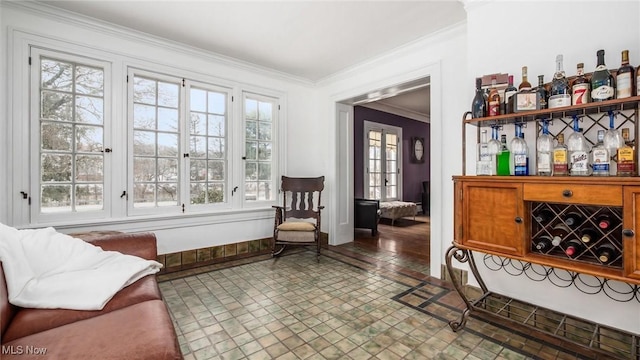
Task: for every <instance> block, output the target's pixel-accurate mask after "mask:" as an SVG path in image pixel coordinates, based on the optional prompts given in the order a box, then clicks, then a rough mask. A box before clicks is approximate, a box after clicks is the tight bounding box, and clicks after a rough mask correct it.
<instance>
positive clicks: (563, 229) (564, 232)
mask: <svg viewBox="0 0 640 360" xmlns="http://www.w3.org/2000/svg"><path fill="white" fill-rule="evenodd" d="M570 233H571V229H569V228H568V227H567V225H565V224H564V223H558V224H556V225H555V226H554V227H553V228H552V229H551V239H552V242H551V243H552V245H553V246H558V245H560V243H562V241H564V239H566V238H567V236H569V234H570Z"/></svg>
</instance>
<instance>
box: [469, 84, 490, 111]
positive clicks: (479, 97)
mask: <svg viewBox="0 0 640 360" xmlns="http://www.w3.org/2000/svg"><path fill="white" fill-rule="evenodd" d="M485 116H487V101H486V99H485V98H484V91H483V90H482V78H476V95H475V96H474V97H473V101H472V102H471V117H472V118H474V119H477V118H481V117H485Z"/></svg>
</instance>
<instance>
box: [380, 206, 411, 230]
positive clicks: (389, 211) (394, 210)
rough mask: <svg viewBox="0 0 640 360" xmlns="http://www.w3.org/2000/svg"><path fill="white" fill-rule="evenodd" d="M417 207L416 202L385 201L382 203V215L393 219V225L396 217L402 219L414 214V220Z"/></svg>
mask: <svg viewBox="0 0 640 360" xmlns="http://www.w3.org/2000/svg"><path fill="white" fill-rule="evenodd" d="M416 209H417V206H416V204H415V203H412V202H405V201H384V202H381V203H380V212H381V214H380V217H383V218H387V219H391V226H393V223H394V222H395V221H396V219H400V218H403V217H405V216H413V220H415V219H416Z"/></svg>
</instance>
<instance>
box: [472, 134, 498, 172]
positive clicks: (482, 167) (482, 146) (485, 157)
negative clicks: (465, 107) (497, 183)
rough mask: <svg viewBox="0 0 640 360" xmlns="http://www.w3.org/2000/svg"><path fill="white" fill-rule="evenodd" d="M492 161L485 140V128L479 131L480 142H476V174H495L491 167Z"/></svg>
mask: <svg viewBox="0 0 640 360" xmlns="http://www.w3.org/2000/svg"><path fill="white" fill-rule="evenodd" d="M493 163H494V162H493V161H491V154H490V152H489V143H488V142H487V130H482V132H481V133H480V142H479V143H478V158H477V162H476V175H495V171H494V170H493V169H492V167H493V168H494V169H495V167H494V166H493Z"/></svg>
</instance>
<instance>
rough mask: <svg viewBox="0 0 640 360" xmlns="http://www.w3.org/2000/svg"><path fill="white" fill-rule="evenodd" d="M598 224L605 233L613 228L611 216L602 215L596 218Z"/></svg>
mask: <svg viewBox="0 0 640 360" xmlns="http://www.w3.org/2000/svg"><path fill="white" fill-rule="evenodd" d="M596 224H598V227H599V228H600V229H602V230H603V231H608V230H609V229H611V227H612V226H611V225H612V224H611V217H610V216H609V214H601V215H599V216H598V217H597V218H596Z"/></svg>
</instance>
